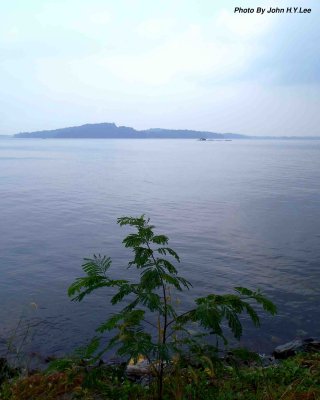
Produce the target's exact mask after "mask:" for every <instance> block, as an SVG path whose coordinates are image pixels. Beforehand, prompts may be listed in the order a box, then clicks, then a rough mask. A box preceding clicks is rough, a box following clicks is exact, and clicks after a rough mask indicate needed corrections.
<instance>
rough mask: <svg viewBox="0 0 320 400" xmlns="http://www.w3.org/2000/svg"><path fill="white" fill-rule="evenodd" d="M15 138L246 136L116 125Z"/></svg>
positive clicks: (92, 126) (191, 137)
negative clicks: (138, 128)
mask: <svg viewBox="0 0 320 400" xmlns="http://www.w3.org/2000/svg"><path fill="white" fill-rule="evenodd" d="M14 137H15V138H39V139H200V138H205V139H242V138H247V136H245V135H239V134H235V133H215V132H206V131H195V130H188V129H158V128H156V129H147V130H140V131H139V130H136V129H133V128H130V127H127V126H117V125H116V124H114V123H101V124H86V125H81V126H73V127H69V128H61V129H54V130H46V131H37V132H22V133H17V134H16V135H14Z"/></svg>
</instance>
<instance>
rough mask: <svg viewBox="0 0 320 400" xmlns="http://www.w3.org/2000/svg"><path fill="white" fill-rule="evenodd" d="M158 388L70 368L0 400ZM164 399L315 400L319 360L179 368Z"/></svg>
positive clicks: (116, 371) (18, 386) (142, 392)
mask: <svg viewBox="0 0 320 400" xmlns="http://www.w3.org/2000/svg"><path fill="white" fill-rule="evenodd" d="M155 398H156V385H154V384H152V383H151V384H150V385H149V386H142V385H140V384H137V383H133V382H131V381H129V380H128V379H127V378H126V377H125V373H124V367H120V366H119V367H105V366H100V367H84V366H75V365H73V366H72V367H67V368H66V370H65V371H54V372H49V373H45V372H41V373H36V374H33V375H31V376H26V377H21V376H16V377H15V378H11V379H10V378H8V379H6V380H5V381H4V382H3V383H2V385H1V389H0V399H1V400H68V399H70V400H71V399H83V400H100V399H101V400H102V399H117V400H126V399H129V400H131V399H132V400H138V399H139V400H140V399H141V400H149V399H155ZM164 399H168V400H169V399H170V400H171V399H174V400H189V399H190V400H191V399H195V400H202V399H203V400H210V399H214V400H242V399H245V400H317V399H320V354H319V353H314V354H299V355H297V356H295V357H293V358H290V359H288V360H284V361H282V362H281V363H279V364H278V365H272V366H269V367H265V368H263V367H261V366H236V365H233V366H230V365H222V364H216V363H214V362H212V360H210V359H207V366H206V367H201V368H200V367H192V366H191V365H183V364H181V363H180V362H179V363H176V364H173V365H172V366H171V367H170V371H169V373H167V374H166V376H165V379H164Z"/></svg>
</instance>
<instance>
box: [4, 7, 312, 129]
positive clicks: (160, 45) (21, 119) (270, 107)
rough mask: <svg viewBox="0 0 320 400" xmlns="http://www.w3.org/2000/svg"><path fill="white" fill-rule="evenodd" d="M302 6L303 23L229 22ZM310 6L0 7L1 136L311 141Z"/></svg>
mask: <svg viewBox="0 0 320 400" xmlns="http://www.w3.org/2000/svg"><path fill="white" fill-rule="evenodd" d="M258 6H259V7H264V8H267V9H269V8H270V7H272V8H275V7H279V8H286V7H293V6H302V7H303V8H311V9H312V12H311V13H310V14H287V13H285V14H267V13H265V14H263V15H261V14H257V13H250V14H248V13H234V8H235V7H242V8H244V9H245V8H249V7H252V8H254V9H256V8H257V7H258ZM319 43H320V2H319V1H318V0H291V1H287V0H273V1H270V0H268V1H258V0H255V1H251V0H236V1H235V0H152V1H151V0H52V1H51V0H10V1H2V2H1V4H0V94H1V96H0V134H13V133H17V132H25V131H35V130H44V129H56V128H62V127H67V126H76V125H82V124H85V123H99V122H114V123H116V124H117V125H119V126H123V125H124V126H130V127H133V128H136V129H148V128H171V129H195V130H205V131H212V132H224V133H227V132H232V133H242V134H248V135H257V136H262V135H269V136H283V135H286V136H320V128H319V127H320V45H319Z"/></svg>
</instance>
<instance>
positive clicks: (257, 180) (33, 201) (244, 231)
mask: <svg viewBox="0 0 320 400" xmlns="http://www.w3.org/2000/svg"><path fill="white" fill-rule="evenodd" d="M0 185H1V191H0V210H1V224H0V254H1V264H0V272H1V278H0V301H1V305H2V307H1V308H0V336H2V337H3V336H4V335H5V332H7V331H8V330H9V329H11V328H14V327H15V326H16V325H17V323H18V321H19V319H20V318H21V316H23V317H26V318H34V317H36V318H37V320H39V321H43V324H42V325H40V326H38V327H37V328H34V337H33V341H32V344H31V347H32V349H33V350H34V351H36V352H39V353H44V354H52V353H57V354H61V353H63V352H68V351H70V350H71V349H73V348H74V347H76V346H78V345H79V344H81V343H83V341H84V340H85V339H87V338H89V337H91V336H92V335H93V334H94V327H95V326H97V325H98V323H99V322H101V321H102V320H103V319H104V318H105V317H106V316H107V315H108V314H109V313H110V311H111V309H110V307H109V306H108V300H109V299H110V295H109V294H108V293H107V292H106V291H101V292H100V293H98V294H97V295H94V296H91V297H90V298H88V299H86V300H85V301H83V303H81V304H77V303H72V302H70V300H69V299H68V297H67V295H66V290H67V287H68V285H70V284H71V283H72V281H73V280H74V279H75V278H76V277H78V276H80V275H81V268H80V266H81V263H82V259H83V257H90V256H91V255H93V254H94V253H102V254H107V255H110V256H111V257H112V259H113V260H114V268H115V273H116V274H119V275H120V276H124V275H123V274H129V272H128V271H127V270H126V269H125V267H126V265H127V261H128V257H130V253H128V251H127V250H124V249H123V248H122V246H121V240H122V238H123V236H124V234H125V233H126V232H124V231H123V228H120V227H118V226H117V225H116V219H117V217H119V216H124V215H132V216H136V215H141V214H142V213H144V214H146V215H148V216H150V217H151V220H152V223H153V224H155V225H156V226H157V228H158V231H159V232H162V233H166V234H167V235H168V236H169V237H170V245H171V247H173V248H174V249H175V250H176V251H177V252H178V253H179V255H180V257H181V260H182V261H181V265H180V268H181V272H182V271H183V273H182V275H183V276H185V277H186V278H188V279H189V280H190V281H192V283H193V285H194V289H193V290H192V293H188V295H186V296H183V295H182V296H180V297H181V300H182V304H184V305H183V306H181V307H188V306H189V305H190V306H191V304H192V298H193V296H194V297H196V296H199V295H205V294H208V293H210V292H218V293H224V292H228V291H230V290H232V287H233V286H237V285H243V286H247V287H249V288H253V289H255V288H260V289H261V290H262V291H263V292H264V293H265V294H267V295H268V296H269V297H270V298H271V299H272V300H273V301H274V302H275V303H276V304H277V305H278V309H279V314H278V316H277V317H275V318H270V317H263V318H262V323H263V327H262V329H260V330H259V331H257V330H255V329H254V328H252V327H251V326H247V327H246V330H245V335H244V344H246V345H249V346H251V347H252V348H254V349H255V350H258V351H265V352H267V351H270V350H271V349H272V348H273V347H274V346H275V344H276V343H278V342H281V341H286V340H291V339H292V338H294V337H296V336H299V335H300V336H301V335H302V336H303V335H304V336H317V335H318V336H319V335H320V326H319V323H318V321H319V320H320V308H319V304H320V285H319V282H320V268H319V259H320V246H319V244H320V141H319V142H318V141H249V140H238V141H236V140H234V141H232V142H215V141H213V142H199V141H193V140H125V139H124V140H111V139H109V140H86V139H83V140H68V139H66V140H41V139H39V140H38V139H11V140H2V141H1V142H0ZM123 267H124V268H123ZM31 303H34V304H33V306H30V304H31ZM35 304H36V305H37V306H35ZM2 344H3V343H2ZM0 345H1V343H0Z"/></svg>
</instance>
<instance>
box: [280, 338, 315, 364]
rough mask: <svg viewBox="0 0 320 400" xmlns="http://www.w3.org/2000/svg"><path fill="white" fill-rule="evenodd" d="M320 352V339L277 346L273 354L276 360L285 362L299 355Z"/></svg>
mask: <svg viewBox="0 0 320 400" xmlns="http://www.w3.org/2000/svg"><path fill="white" fill-rule="evenodd" d="M313 352H320V339H312V338H310V339H304V340H301V339H296V340H292V341H291V342H288V343H285V344H283V345H281V346H277V347H276V348H275V349H274V352H273V353H272V354H273V356H274V358H276V359H279V360H283V359H286V358H289V357H292V356H294V355H296V354H297V353H313Z"/></svg>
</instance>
